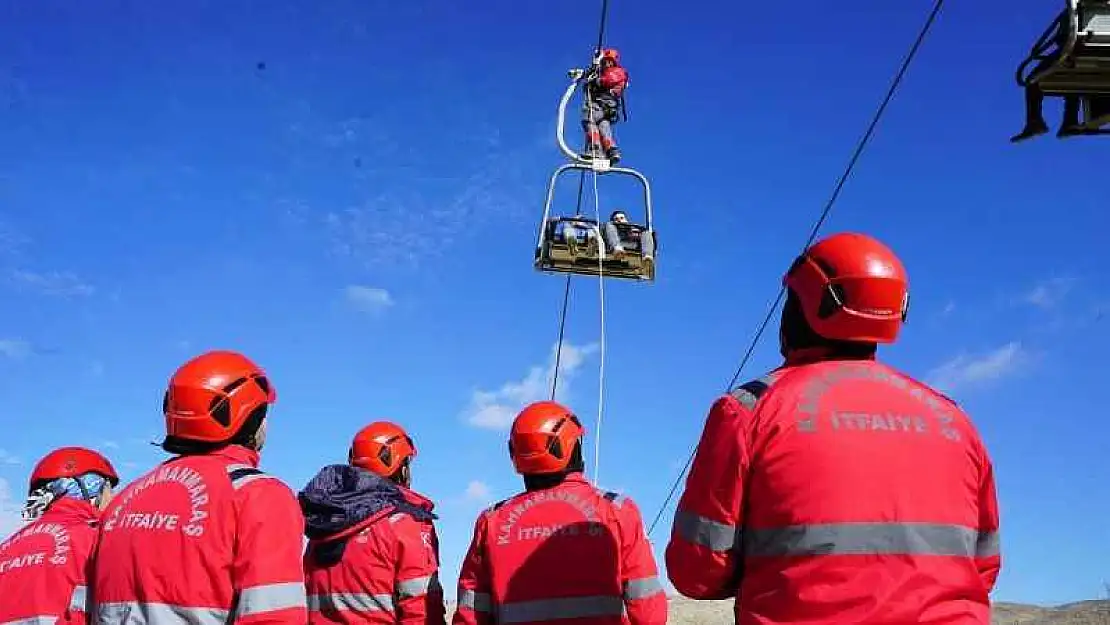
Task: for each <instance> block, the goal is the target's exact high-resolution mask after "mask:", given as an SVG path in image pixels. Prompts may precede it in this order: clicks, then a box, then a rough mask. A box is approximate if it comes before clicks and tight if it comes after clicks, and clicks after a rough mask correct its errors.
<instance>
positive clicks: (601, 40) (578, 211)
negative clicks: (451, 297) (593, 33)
mask: <svg viewBox="0 0 1110 625" xmlns="http://www.w3.org/2000/svg"><path fill="white" fill-rule="evenodd" d="M608 16H609V0H601V23H600V24H599V25H598V28H597V47H596V49H595V53H597V52H600V51H601V46H602V45H604V44H605V25H606V23H607V22H608ZM586 146H587V143H586V142H585V141H583V147H586ZM585 184H586V171H585V170H582V171H581V172H580V173H579V175H578V202H577V203H576V205H575V208H574V216H575V217H580V216H581V215H582V191H583V189H584V187H585ZM594 199H595V201H596V199H597V174H596V173H595V174H594ZM598 225H599V226H600V225H601V222H600V220H598ZM564 228H565V226H564ZM564 236H566V234H565V231H564ZM599 263H600V259H599ZM570 279H571V274H569V273H568V274H567V278H566V284H565V285H564V287H563V306H562V312H561V313H560V315H559V339H558V342H557V343H556V344H555V368H554V369H553V370H552V372H551V401H555V392H556V391H557V390H558V388H559V365H560V363H561V361H562V356H563V337H564V336H565V332H566V324H567V306H568V304H569V302H570Z"/></svg>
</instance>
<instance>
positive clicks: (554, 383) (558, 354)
mask: <svg viewBox="0 0 1110 625" xmlns="http://www.w3.org/2000/svg"><path fill="white" fill-rule="evenodd" d="M585 185H586V172H585V171H583V172H582V173H581V174H580V175H579V176H578V203H577V205H576V206H575V208H574V216H575V217H579V216H581V215H582V190H583V188H585ZM563 228H564V230H563V236H564V237H565V236H566V229H565V228H566V226H563ZM570 277H571V274H569V273H568V274H567V281H566V285H565V286H564V287H563V312H562V313H561V314H560V315H559V340H558V342H557V343H556V344H555V369H553V370H552V371H551V401H555V391H556V390H558V388H559V363H560V362H561V360H562V357H563V336H564V334H565V331H566V326H567V305H568V304H569V302H570Z"/></svg>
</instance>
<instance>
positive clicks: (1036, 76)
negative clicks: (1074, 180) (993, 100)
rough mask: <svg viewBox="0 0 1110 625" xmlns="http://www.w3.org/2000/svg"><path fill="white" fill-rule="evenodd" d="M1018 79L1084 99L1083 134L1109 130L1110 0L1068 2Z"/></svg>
mask: <svg viewBox="0 0 1110 625" xmlns="http://www.w3.org/2000/svg"><path fill="white" fill-rule="evenodd" d="M1017 82H1018V84H1019V85H1020V86H1022V87H1025V86H1028V85H1030V84H1032V85H1036V86H1037V87H1039V88H1040V89H1041V91H1042V92H1043V93H1044V94H1045V95H1046V96H1057V97H1069V96H1070V97H1078V98H1079V102H1080V111H1081V117H1080V120H1079V130H1081V131H1082V132H1081V134H1108V133H1110V131H1108V130H1104V129H1103V130H1100V129H1102V127H1103V126H1104V125H1107V124H1110V0H1066V1H1065V7H1064V10H1063V11H1062V12H1061V13H1060V15H1059V16H1058V17H1057V18H1056V19H1055V20H1053V22H1052V24H1051V25H1050V26H1049V27H1048V29H1046V30H1045V31H1044V33H1042V34H1041V36H1040V38H1038V39H1037V41H1036V43H1034V44H1033V49H1032V50H1031V51H1030V53H1029V56H1028V57H1026V59H1025V60H1024V61H1022V63H1021V65H1020V66H1019V67H1018V70H1017Z"/></svg>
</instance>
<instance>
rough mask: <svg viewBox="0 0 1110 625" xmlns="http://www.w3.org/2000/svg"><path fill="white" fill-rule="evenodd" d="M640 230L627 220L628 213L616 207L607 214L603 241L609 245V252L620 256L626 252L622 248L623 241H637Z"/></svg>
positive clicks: (617, 256)
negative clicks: (607, 219)
mask: <svg viewBox="0 0 1110 625" xmlns="http://www.w3.org/2000/svg"><path fill="white" fill-rule="evenodd" d="M639 239H640V231H639V230H638V229H636V228H634V227H633V226H632V224H631V223H629V221H628V215H626V214H624V211H622V210H620V209H617V210H615V211H613V212H612V213H610V214H609V221H608V222H607V223H606V224H605V242H606V243H607V244H608V245H609V251H610V253H611V254H612V255H613V256H615V257H616V258H621V257H622V256H624V255H625V254H627V253H628V251H627V250H625V249H624V242H625V241H636V242H639Z"/></svg>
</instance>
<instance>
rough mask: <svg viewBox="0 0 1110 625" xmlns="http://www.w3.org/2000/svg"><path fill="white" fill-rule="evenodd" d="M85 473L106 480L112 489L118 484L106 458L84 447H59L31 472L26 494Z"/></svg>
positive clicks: (113, 470)
mask: <svg viewBox="0 0 1110 625" xmlns="http://www.w3.org/2000/svg"><path fill="white" fill-rule="evenodd" d="M86 473H96V474H97V475H100V476H101V477H103V478H104V479H106V480H108V481H109V482H110V483H111V484H112V486H113V487H115V486H116V485H117V484H119V476H118V475H116V469H115V468H114V467H113V466H112V463H111V462H109V461H108V459H107V458H105V457H104V456H102V455H100V454H98V453H97V452H95V451H93V450H91V449H85V448H84V447H61V448H59V449H55V450H54V451H52V452H50V453H48V454H46V456H44V457H43V459H42V460H39V463H38V464H36V465H35V468H34V470H32V471H31V479H30V480H29V484H28V492H31V491H34V490H35V489H36V488H38V487H39V486H40V485H42V483H43V482H49V481H51V480H56V479H58V478H62V477H77V476H79V475H84V474H86Z"/></svg>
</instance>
